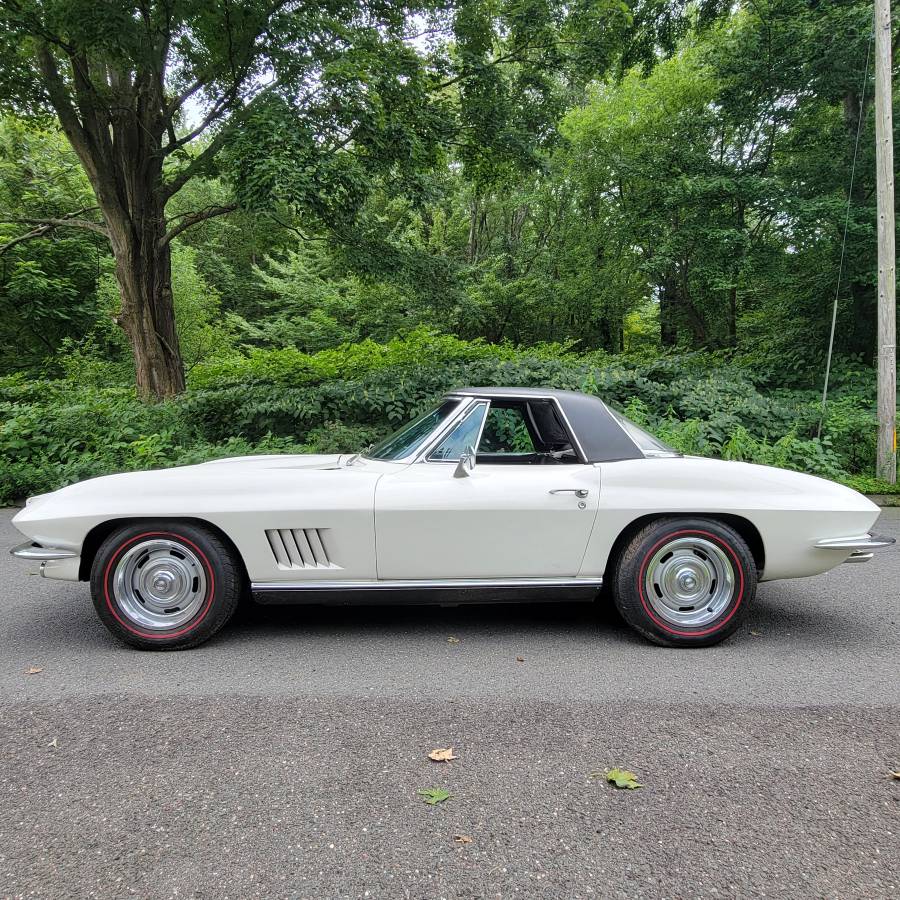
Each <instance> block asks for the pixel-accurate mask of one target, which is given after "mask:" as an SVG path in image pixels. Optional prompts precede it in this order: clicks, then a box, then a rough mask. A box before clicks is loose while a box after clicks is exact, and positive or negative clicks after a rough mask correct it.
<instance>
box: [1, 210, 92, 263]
mask: <svg viewBox="0 0 900 900" xmlns="http://www.w3.org/2000/svg"><path fill="white" fill-rule="evenodd" d="M98 208H99V207H96V206H89V207H86V208H85V209H79V210H78V211H77V212H74V213H69V215H67V216H63V217H62V218H60V219H31V218H16V219H0V222H5V223H8V224H11V225H34V226H35V227H34V228H32V229H31V231H27V232H25V234H20V235H19V236H18V237H16V238H13V239H12V240H11V241H8V242H7V243H5V244H3V245H2V246H0V256H2V255H3V254H4V253H6V251H7V250H11V249H12V248H13V247H15V246H16V245H17V244H21V243H24V242H25V241H31V240H34V239H35V238H41V237H45V236H46V235H47V234H49V233H50V232H51V231H53V230H54V229H55V228H82V229H84V230H86V231H93V232H94V233H95V234H100V235H103V237H105V238H106V239H107V240H109V232H108V231H107V230H106V227H105V226H103V225H101V224H99V223H98V222H91V221H89V220H88V219H79V218H77V217H78V216H81V215H83V214H84V213H86V212H91V211H92V210H95V209H98Z"/></svg>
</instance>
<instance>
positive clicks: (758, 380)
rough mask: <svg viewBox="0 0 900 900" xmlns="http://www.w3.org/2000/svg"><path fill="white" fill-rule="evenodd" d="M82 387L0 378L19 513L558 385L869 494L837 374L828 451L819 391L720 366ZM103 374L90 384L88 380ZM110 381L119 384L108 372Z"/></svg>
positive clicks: (477, 363) (558, 354)
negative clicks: (80, 483) (140, 389)
mask: <svg viewBox="0 0 900 900" xmlns="http://www.w3.org/2000/svg"><path fill="white" fill-rule="evenodd" d="M66 370H67V371H69V372H70V373H71V375H72V376H73V377H70V378H61V379H44V380H40V381H38V380H28V379H26V378H25V377H23V376H20V375H17V376H10V377H5V378H0V422H2V425H0V499H2V501H3V502H10V501H11V500H13V499H17V498H21V497H24V496H26V495H28V494H34V493H40V492H43V491H46V490H51V489H54V488H57V487H60V486H61V485H63V484H67V483H70V482H73V481H77V480H79V479H82V478H87V477H91V476H94V475H101V474H105V473H108V472H113V471H123V470H124V471H127V470H133V469H146V468H153V467H159V466H170V465H181V464H186V463H193V462H201V461H204V460H206V459H212V458H216V457H219V456H234V455H248V454H253V453H272V452H326V453H331V452H341V451H347V452H355V451H357V450H360V449H362V448H364V447H365V446H366V445H368V444H370V443H372V442H373V441H376V440H378V439H380V438H381V437H382V436H384V434H386V433H387V432H389V431H391V430H393V429H394V428H396V427H397V425H399V424H400V423H402V422H403V421H405V420H407V419H409V418H411V417H412V416H414V415H416V414H418V413H419V412H421V411H422V410H423V409H425V408H426V407H427V406H428V405H429V404H431V403H433V402H434V401H435V400H436V399H437V398H438V397H440V396H441V394H443V393H444V392H446V391H447V390H450V389H452V388H455V387H461V386H463V385H471V384H482V385H522V386H548V387H556V388H568V389H572V390H581V391H586V392H588V393H591V394H596V395H599V396H601V397H603V398H604V399H605V400H607V401H608V402H609V403H611V404H612V405H613V406H615V407H616V408H618V409H621V410H623V411H624V412H625V414H626V415H628V416H629V417H630V418H632V419H634V420H635V421H636V422H638V424H640V425H642V426H644V427H646V428H649V429H650V430H652V431H654V432H655V433H656V434H658V435H659V436H660V437H661V438H662V439H663V440H665V441H667V442H668V443H670V444H672V445H673V446H675V447H676V448H678V449H679V450H681V451H683V452H685V453H690V454H698V455H712V456H723V457H725V458H728V459H741V460H748V461H753V462H759V463H764V464H769V465H776V466H783V467H786V468H792V469H797V470H800V471H807V472H811V473H814V474H818V475H822V476H824V477H827V478H833V479H838V480H841V481H845V482H849V483H852V484H857V485H861V484H864V485H865V486H866V489H867V490H878V491H885V490H888V489H889V488H887V486H885V485H877V484H876V483H875V482H874V481H873V480H866V479H871V476H872V472H871V470H872V465H873V459H874V434H875V428H874V412H873V409H872V401H871V396H872V393H873V392H872V384H871V381H864V380H860V377H859V372H858V371H857V370H856V369H854V368H853V367H852V366H851V367H848V368H847V369H846V370H845V371H844V372H843V373H842V372H841V370H840V369H837V370H836V371H837V376H836V379H835V389H834V394H833V397H834V399H833V400H831V401H830V402H829V406H828V411H827V415H826V417H825V422H824V431H823V435H822V438H821V439H819V438H817V436H816V431H817V426H818V417H819V412H820V409H819V399H818V395H817V393H816V392H814V391H812V390H806V389H805V390H795V391H788V390H786V389H784V388H782V387H779V386H777V385H776V386H770V385H768V384H767V376H763V375H760V374H759V373H758V372H756V371H754V369H752V368H751V367H749V366H746V365H744V364H743V363H742V362H741V361H740V360H732V359H729V358H727V357H723V356H721V355H715V354H700V353H695V354H688V355H681V356H674V355H672V356H666V355H662V356H661V355H659V354H634V355H630V356H612V355H609V354H606V353H592V354H580V355H579V354H577V353H574V352H572V350H571V349H570V348H569V347H566V346H550V345H548V346H544V347H539V348H530V349H528V350H517V349H516V348H514V347H512V346H509V345H500V346H496V345H487V344H484V343H481V342H477V341H476V342H466V341H462V340H459V339H457V338H454V337H448V336H446V335H438V334H435V333H433V332H430V331H426V330H422V329H419V330H415V331H413V332H411V333H410V334H409V335H408V336H407V337H405V338H398V339H396V340H392V341H390V342H388V343H387V344H383V345H382V344H376V343H373V342H371V341H363V342H361V343H359V344H353V345H346V346H343V347H339V348H336V349H331V350H325V351H321V352H319V353H315V354H306V353H302V352H300V351H297V350H294V349H279V350H266V351H262V350H250V351H247V352H246V353H239V352H238V351H232V352H229V353H225V354H223V355H222V356H221V357H220V358H218V359H216V360H206V361H201V362H199V363H198V364H197V365H196V366H195V368H194V369H193V370H192V372H191V375H190V385H191V386H190V390H189V391H188V392H187V393H186V394H185V395H183V396H182V397H179V398H177V399H175V400H172V401H169V402H166V403H160V404H155V405H147V404H143V403H141V402H139V401H138V400H137V399H136V397H135V394H134V392H133V390H132V389H131V388H130V387H123V386H116V385H115V384H112V385H109V386H98V384H97V383H96V381H94V376H102V374H103V372H101V371H100V370H96V371H95V370H93V369H90V367H89V366H86V368H85V367H84V366H83V367H80V368H79V366H76V365H74V364H72V363H70V365H69V367H68V368H67V369H66ZM86 372H89V373H90V377H88V375H87V374H86ZM106 374H108V375H109V374H110V372H109V370H106Z"/></svg>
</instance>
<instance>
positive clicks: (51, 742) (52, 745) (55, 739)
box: [47, 738, 59, 747]
mask: <svg viewBox="0 0 900 900" xmlns="http://www.w3.org/2000/svg"><path fill="white" fill-rule="evenodd" d="M58 740H59V738H53V740H52V741H50V743H49V744H47V746H48V747H58V746H59V744H57V743H56V742H57V741H58Z"/></svg>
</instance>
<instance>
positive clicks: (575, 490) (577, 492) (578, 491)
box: [550, 488, 590, 497]
mask: <svg viewBox="0 0 900 900" xmlns="http://www.w3.org/2000/svg"><path fill="white" fill-rule="evenodd" d="M550 493H551V494H574V495H575V496H576V497H587V495H588V494H589V493H590V491H588V490H585V489H584V488H554V489H553V490H552V491H550Z"/></svg>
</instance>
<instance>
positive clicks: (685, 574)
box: [676, 569, 697, 592]
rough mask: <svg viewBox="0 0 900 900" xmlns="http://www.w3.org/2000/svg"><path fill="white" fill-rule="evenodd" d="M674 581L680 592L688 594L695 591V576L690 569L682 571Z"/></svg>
mask: <svg viewBox="0 0 900 900" xmlns="http://www.w3.org/2000/svg"><path fill="white" fill-rule="evenodd" d="M676 579H677V581H678V587H680V588H681V590H683V591H688V592H692V591H695V590H697V576H696V575H695V574H694V573H693V572H692V571H691V570H690V569H682V570H681V571H680V572H679V573H678V575H677V576H676Z"/></svg>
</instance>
